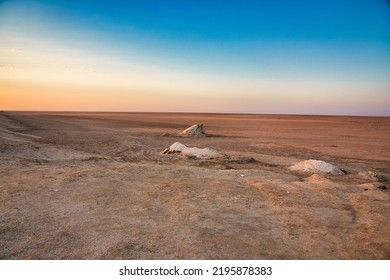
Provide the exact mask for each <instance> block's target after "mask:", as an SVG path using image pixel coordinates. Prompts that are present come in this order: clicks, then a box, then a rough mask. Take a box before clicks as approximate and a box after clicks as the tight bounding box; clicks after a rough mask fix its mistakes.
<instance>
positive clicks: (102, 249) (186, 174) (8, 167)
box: [0, 112, 390, 259]
mask: <svg viewBox="0 0 390 280" xmlns="http://www.w3.org/2000/svg"><path fill="white" fill-rule="evenodd" d="M198 123H199V124H200V123H203V124H204V129H205V131H206V132H207V133H208V134H209V135H208V136H199V137H184V136H178V135H176V133H179V132H180V131H182V130H183V129H185V128H187V127H189V126H191V125H193V124H198ZM164 133H165V134H164ZM389 139H390V118H379V117H378V118H376V117H340V116H339V117H336V116H335V117H333V116H287V115H227V114H173V113H75V112H72V113H69V112H67V113H65V112H64V113H61V112H3V113H1V114H0V202H1V203H0V213H1V215H0V258H1V259H389V258H390V220H389V213H390V200H389V189H388V188H389V187H390V185H389V183H388V181H389V180H390V146H389ZM176 141H178V142H181V143H183V144H185V145H187V146H190V147H195V146H196V147H200V148H204V147H210V148H213V149H215V150H217V151H218V152H221V153H223V154H224V155H225V156H223V157H220V158H215V159H193V158H185V157H183V156H181V155H180V154H162V153H161V152H162V151H163V150H164V149H165V148H167V147H169V146H170V145H171V144H173V143H174V142H176ZM307 159H317V160H324V161H326V162H329V163H331V164H333V165H335V166H337V167H339V168H341V169H343V170H345V171H346V172H347V174H345V175H326V174H310V173H304V172H296V171H294V172H293V171H291V170H290V169H289V167H290V166H291V165H292V164H295V163H297V162H299V161H301V160H307ZM368 171H371V172H374V173H375V174H376V176H374V175H373V174H374V173H367V172H368ZM370 174H371V175H370Z"/></svg>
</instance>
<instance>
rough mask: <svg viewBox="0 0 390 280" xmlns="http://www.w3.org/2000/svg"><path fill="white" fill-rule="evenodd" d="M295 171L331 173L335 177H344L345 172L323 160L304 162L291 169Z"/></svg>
mask: <svg viewBox="0 0 390 280" xmlns="http://www.w3.org/2000/svg"><path fill="white" fill-rule="evenodd" d="M290 169H291V170H293V171H303V172H312V173H329V174H333V175H343V174H345V172H344V171H342V170H341V169H339V168H337V167H335V166H333V165H332V164H330V163H327V162H325V161H322V160H314V159H309V160H304V161H301V162H299V163H297V164H295V165H293V166H291V167H290Z"/></svg>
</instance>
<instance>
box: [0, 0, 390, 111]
mask: <svg viewBox="0 0 390 280" xmlns="http://www.w3.org/2000/svg"><path fill="white" fill-rule="evenodd" d="M0 110H39V111H42V110H44V111H68V110H69V111H147V112H152V111H157V112H211V113H259V114H262V113H264V114H321V115H323V114H325V115H368V116H390V2H389V1H386V0H296V1H283V0H279V1H276V0H274V1H271V0H269V1H261V0H258V1H246V0H240V1H239V0H237V1H236V0H231V1H229V0H225V1H219V0H214V1H209V0H197V1H191V0H189V1H179V0H177V1H170V0H165V1H152V0H143V1H141V0H139V1H137V0H134V1H116V0H111V1H92V0H58V1H51V0H36V1H31V0H5V1H4V0H0Z"/></svg>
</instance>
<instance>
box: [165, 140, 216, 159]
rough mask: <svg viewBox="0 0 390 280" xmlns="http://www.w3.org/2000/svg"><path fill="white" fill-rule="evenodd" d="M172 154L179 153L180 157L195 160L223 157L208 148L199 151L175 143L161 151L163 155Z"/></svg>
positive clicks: (198, 149) (195, 148)
mask: <svg viewBox="0 0 390 280" xmlns="http://www.w3.org/2000/svg"><path fill="white" fill-rule="evenodd" d="M172 153H181V154H182V155H184V156H186V157H189V158H197V159H211V158H216V157H220V156H223V155H222V154H220V153H218V152H217V151H216V150H213V149H210V148H204V149H200V148H197V147H193V148H189V147H187V146H186V145H184V144H182V143H180V142H175V143H173V144H172V145H171V146H170V147H169V148H166V149H165V150H164V151H163V154H172Z"/></svg>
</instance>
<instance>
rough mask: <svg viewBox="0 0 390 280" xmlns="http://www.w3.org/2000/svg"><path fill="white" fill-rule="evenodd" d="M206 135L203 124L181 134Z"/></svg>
mask: <svg viewBox="0 0 390 280" xmlns="http://www.w3.org/2000/svg"><path fill="white" fill-rule="evenodd" d="M202 134H206V133H205V132H204V130H203V124H194V125H193V126H190V127H189V128H187V129H185V130H183V131H182V132H180V135H202Z"/></svg>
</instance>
